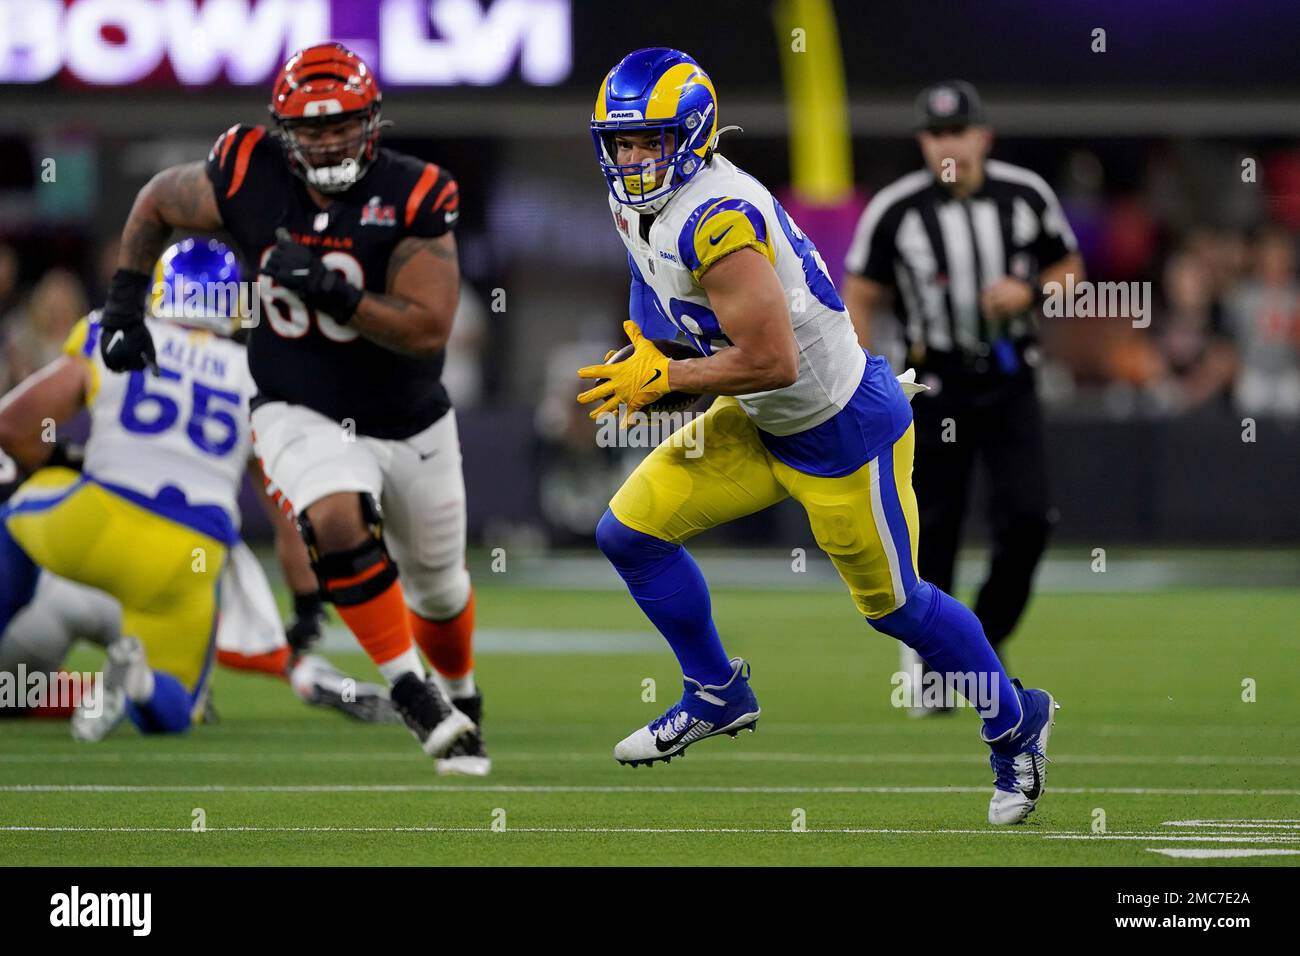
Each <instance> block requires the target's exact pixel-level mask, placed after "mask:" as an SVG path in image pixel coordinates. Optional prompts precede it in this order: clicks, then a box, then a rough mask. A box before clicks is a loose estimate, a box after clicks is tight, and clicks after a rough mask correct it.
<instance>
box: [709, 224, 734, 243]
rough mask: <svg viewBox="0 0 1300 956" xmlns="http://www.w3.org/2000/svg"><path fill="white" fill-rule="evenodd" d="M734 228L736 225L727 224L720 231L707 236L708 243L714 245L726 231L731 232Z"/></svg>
mask: <svg viewBox="0 0 1300 956" xmlns="http://www.w3.org/2000/svg"><path fill="white" fill-rule="evenodd" d="M734 228H736V227H735V226H728V227H727V228H726V229H724V230H722V232H720V233H718V234H717V235H716V236H709V245H711V246H716V245H717V244H718V243H720V242H721V241H722V237H723V236H725V235H726V234H727V233H729V232H731V230H732V229H734Z"/></svg>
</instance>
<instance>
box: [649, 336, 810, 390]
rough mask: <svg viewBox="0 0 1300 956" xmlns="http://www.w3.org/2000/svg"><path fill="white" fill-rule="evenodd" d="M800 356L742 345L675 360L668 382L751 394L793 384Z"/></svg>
mask: <svg viewBox="0 0 1300 956" xmlns="http://www.w3.org/2000/svg"><path fill="white" fill-rule="evenodd" d="M798 375H799V356H798V354H797V353H794V354H792V355H786V354H783V353H782V352H781V351H779V350H775V349H774V350H771V351H761V352H757V353H756V352H755V351H753V350H750V351H746V350H744V349H743V348H741V347H740V346H733V347H731V348H727V349H723V350H722V351H721V352H718V353H717V354H715V355H710V356H709V357H708V358H697V359H676V360H674V361H672V362H669V363H668V384H669V386H670V387H672V388H673V389H675V390H678V391H683V392H699V393H700V394H704V395H748V394H750V393H752V392H766V391H769V390H770V389H774V388H784V387H786V386H787V385H793V384H794V381H795V379H796V378H797V377H798Z"/></svg>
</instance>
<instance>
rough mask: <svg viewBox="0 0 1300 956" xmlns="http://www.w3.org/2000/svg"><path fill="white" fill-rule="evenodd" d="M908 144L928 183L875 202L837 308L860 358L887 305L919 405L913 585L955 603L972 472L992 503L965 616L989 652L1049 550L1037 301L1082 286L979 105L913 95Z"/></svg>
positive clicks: (1066, 238) (1033, 190)
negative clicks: (985, 552)
mask: <svg viewBox="0 0 1300 956" xmlns="http://www.w3.org/2000/svg"><path fill="white" fill-rule="evenodd" d="M916 113H917V120H916V127H917V134H916V136H917V141H918V142H919V144H920V147H921V152H922V154H923V155H924V157H925V165H926V168H925V169H921V170H918V171H916V172H913V173H909V174H907V175H906V176H904V177H902V178H901V179H899V180H897V181H896V182H894V183H891V184H890V185H888V186H886V187H885V188H884V189H882V190H881V191H880V192H879V193H877V194H876V196H875V197H874V198H873V199H872V201H871V203H870V204H869V205H868V206H867V208H866V210H865V211H864V212H863V214H862V219H861V220H860V221H859V223H858V226H857V230H856V232H855V234H854V239H853V244H852V246H851V247H850V249H849V253H848V257H847V262H846V267H847V275H846V277H845V293H846V295H845V299H846V302H847V305H848V309H849V314H850V315H851V316H852V318H853V322H854V325H855V327H856V328H857V332H858V338H859V340H860V341H861V343H862V345H863V346H864V347H867V348H870V347H871V317H872V315H873V313H876V312H878V311H883V310H886V309H888V308H889V307H890V305H891V303H892V305H893V308H894V310H895V312H896V314H897V315H898V318H899V319H900V320H901V323H902V329H903V339H904V342H905V343H906V346H907V350H908V355H907V364H908V365H911V366H915V367H916V370H917V373H918V380H919V381H921V382H924V383H925V384H927V385H929V386H930V391H929V392H926V393H923V394H920V395H918V396H916V398H915V399H914V400H913V402H912V408H913V413H914V415H915V420H916V464H915V472H914V476H913V484H914V486H915V488H916V494H917V498H918V502H919V505H920V512H921V514H920V517H921V547H920V571H921V576H922V577H923V578H925V580H927V581H929V582H931V583H932V584H934V586H935V587H938V588H942V589H943V590H945V591H951V590H952V578H953V565H954V563H955V560H956V556H957V548H958V544H959V543H960V539H961V527H962V519H963V517H964V515H965V511H966V501H967V498H968V497H969V494H968V493H969V486H970V483H971V478H972V474H973V470H974V467H975V463H976V461H977V460H978V461H979V462H981V463H982V467H984V468H985V469H986V472H987V476H988V478H989V485H990V487H991V491H992V499H991V501H990V503H989V504H990V509H989V518H990V527H991V531H992V539H993V540H992V546H993V547H992V561H991V564H990V567H989V571H988V577H987V578H986V579H985V581H984V585H983V587H981V588H980V592H979V597H978V598H977V600H976V602H975V608H974V610H975V614H976V616H977V617H979V619H980V623H981V624H983V625H984V632H985V634H987V635H988V638H989V641H990V642H991V643H992V644H993V645H994V646H997V644H999V643H1000V642H1001V641H1003V640H1005V639H1006V637H1007V636H1008V635H1009V634H1010V633H1011V632H1012V630H1013V629H1014V628H1015V626H1016V622H1017V621H1018V620H1019V619H1020V615H1021V613H1022V612H1023V611H1024V609H1025V605H1026V603H1027V602H1028V600H1029V591H1030V585H1031V582H1032V579H1033V575H1034V569H1035V567H1036V566H1037V564H1038V560H1039V558H1040V557H1041V555H1042V553H1043V549H1044V547H1045V546H1046V544H1047V536H1048V531H1049V528H1050V526H1051V524H1052V521H1053V509H1052V507H1051V504H1050V499H1049V497H1048V488H1047V469H1046V462H1045V456H1044V451H1043V423H1042V415H1041V412H1040V409H1039V404H1038V397H1037V394H1036V392H1035V372H1034V369H1035V366H1036V365H1037V364H1038V354H1039V353H1038V348H1037V345H1036V343H1035V336H1034V331H1035V326H1036V322H1037V318H1036V317H1037V312H1038V308H1037V307H1038V303H1039V296H1040V292H1039V290H1041V289H1042V288H1043V287H1044V285H1046V284H1047V283H1049V282H1054V281H1058V282H1064V277H1065V275H1066V274H1067V273H1073V274H1074V277H1075V280H1076V281H1079V280H1082V279H1083V261H1082V260H1081V259H1080V257H1079V255H1078V253H1077V251H1076V248H1077V246H1076V243H1075V239H1074V234H1073V233H1072V232H1071V230H1070V226H1069V224H1068V223H1067V222H1066V220H1065V216H1064V214H1063V213H1062V211H1061V205H1060V203H1059V202H1058V201H1057V198H1056V196H1055V194H1054V193H1053V192H1052V190H1051V188H1050V187H1049V186H1048V185H1047V184H1046V183H1045V182H1044V181H1043V179H1042V178H1041V177H1040V176H1038V175H1037V174H1036V173H1033V172H1031V171H1030V170H1027V169H1022V168H1021V167H1019V166H1012V165H1011V164H1010V163H1003V162H999V161H997V160H994V159H987V158H986V155H987V153H988V150H989V146H990V145H991V143H992V141H993V135H992V132H991V131H990V129H989V128H988V126H987V125H985V122H984V111H983V108H982V106H981V104H980V99H979V95H978V94H977V93H976V91H975V88H974V87H973V86H971V85H970V84H969V83H966V82H964V81H961V80H953V81H949V82H945V83H940V84H937V85H936V86H933V87H930V88H929V89H926V90H924V91H922V93H921V95H920V96H919V97H918V98H917V105H916Z"/></svg>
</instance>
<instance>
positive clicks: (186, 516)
mask: <svg viewBox="0 0 1300 956" xmlns="http://www.w3.org/2000/svg"><path fill="white" fill-rule="evenodd" d="M187 275H188V277H189V280H188V288H189V289H190V290H192V289H195V288H199V289H203V288H206V289H213V288H222V291H223V292H225V293H229V294H231V295H233V294H236V289H237V285H238V267H237V264H236V261H235V257H234V254H233V253H231V252H230V251H229V250H228V249H226V248H225V247H224V246H223V245H221V244H220V243H218V242H216V241H215V240H207V241H204V240H194V239H188V240H184V241H183V242H182V243H178V244H177V245H175V246H173V247H171V248H170V249H168V250H167V252H166V253H164V256H163V258H162V260H161V261H160V263H159V266H158V272H157V275H156V280H157V285H156V289H157V290H159V291H161V290H163V289H167V290H174V294H175V295H176V296H180V295H181V294H184V293H186V291H187V289H186V279H185V277H186V276H187ZM177 280H179V282H178V281H177ZM226 301H227V303H229V302H230V301H231V300H230V296H229V295H228V296H227V299H226ZM159 304H164V303H159ZM193 304H195V305H198V303H193ZM169 305H170V309H168V310H164V311H170V312H171V313H172V314H173V316H174V318H175V320H174V321H158V320H150V330H151V332H152V333H153V334H154V336H155V340H156V341H157V342H158V343H159V347H158V350H157V355H158V367H157V374H156V375H155V374H150V372H148V371H139V372H133V373H130V374H116V373H113V372H110V371H108V370H107V369H106V368H105V367H104V365H103V362H102V359H101V358H100V352H99V349H98V348H97V344H98V338H99V336H100V335H101V327H100V325H99V321H98V317H97V316H96V315H95V314H94V313H92V314H91V315H90V316H87V317H86V318H84V319H82V320H81V322H79V323H78V324H77V326H76V327H75V328H74V330H73V332H72V334H71V335H70V336H69V339H68V342H67V343H66V344H65V349H64V350H65V353H66V356H65V357H64V358H62V359H60V360H58V361H56V362H54V363H52V364H51V365H49V366H47V367H46V368H45V369H43V370H42V371H40V372H38V373H37V374H36V375H34V376H32V378H30V379H29V380H27V381H26V382H24V383H23V385H21V386H19V388H17V389H15V390H14V392H12V393H10V394H9V395H7V396H5V399H4V401H3V403H0V442H2V443H3V445H4V446H5V449H6V451H8V452H9V454H10V455H12V457H13V458H14V459H15V460H17V461H18V462H19V464H21V465H23V466H25V467H26V468H27V469H29V470H34V471H35V474H33V475H32V477H31V478H30V479H29V480H28V481H26V482H25V483H24V484H23V485H22V486H21V487H19V488H18V490H17V491H16V492H15V493H14V495H13V497H12V498H11V499H10V500H9V502H8V503H7V504H5V505H4V506H3V507H2V508H0V651H2V652H3V653H0V659H3V660H6V661H7V660H9V658H11V657H15V655H18V656H19V657H23V658H26V659H27V663H29V664H36V665H38V666H41V665H43V666H45V667H48V668H51V669H52V668H53V667H56V666H57V665H58V663H59V662H60V661H61V660H62V657H63V653H64V652H66V650H67V646H68V645H69V644H70V643H71V640H72V638H73V637H74V636H77V637H85V638H88V639H90V640H92V641H93V642H95V643H99V644H102V645H104V646H106V647H107V649H108V652H109V656H108V663H107V665H106V668H105V685H106V686H105V689H104V694H103V700H102V707H101V706H100V702H95V705H94V706H89V707H84V708H81V709H80V710H79V711H78V713H77V714H75V715H74V718H73V734H74V736H77V737H78V738H80V739H85V740H98V739H102V738H103V737H104V736H105V735H106V734H107V733H108V732H109V731H110V730H112V728H113V727H114V726H115V725H116V724H117V723H118V722H120V721H121V720H122V719H123V718H124V717H127V716H129V717H130V718H131V719H132V720H133V722H135V723H136V725H137V726H138V727H139V728H140V729H141V730H142V731H145V732H177V731H181V730H184V729H186V728H187V727H188V726H189V725H190V722H191V720H192V719H194V717H195V716H196V715H197V714H198V713H199V712H200V711H201V710H202V708H203V705H204V703H205V694H206V689H207V679H208V676H209V673H210V670H211V665H212V663H213V660H214V659H215V658H216V657H217V656H218V645H221V647H222V649H223V650H224V651H225V653H224V654H222V655H221V658H222V660H223V661H225V662H227V663H229V664H231V665H232V666H237V667H243V668H245V669H259V668H260V664H261V663H262V662H263V661H267V660H276V661H279V667H280V670H281V671H283V670H284V665H285V664H287V663H288V656H289V649H288V647H287V645H286V643H285V637H284V632H283V630H282V629H281V627H280V624H279V620H278V616H277V615H276V613H275V607H274V600H273V598H272V596H271V594H270V589H269V586H268V585H267V583H266V580H265V576H264V575H263V574H262V572H261V570H260V567H258V566H257V562H256V559H254V558H253V557H252V555H251V554H250V553H248V552H247V549H246V548H245V547H244V546H243V545H242V544H241V543H240V542H239V536H238V517H239V510H238V505H237V502H236V497H237V494H238V490H239V486H240V483H241V481H242V478H243V475H244V472H245V468H246V467H247V465H248V462H249V458H250V435H249V427H248V424H247V422H248V401H249V398H250V397H251V395H252V393H253V390H254V387H253V382H252V378H251V376H250V375H249V371H248V361H247V358H246V354H245V349H244V347H243V346H242V345H240V344H238V343H237V342H235V341H233V340H232V339H231V338H230V337H229V336H230V334H231V333H233V332H234V331H235V328H236V325H237V323H238V314H237V313H236V312H235V311H232V310H211V309H209V310H207V311H203V310H201V309H198V310H195V309H186V308H185V304H184V303H182V302H181V301H180V300H179V298H177V299H176V301H174V302H172V303H169ZM182 311H185V312H186V314H185V315H183V316H182V315H181V312H182ZM191 313H192V314H191ZM213 329H216V330H217V331H218V332H219V333H222V334H214V332H213ZM83 406H85V407H88V408H89V409H90V413H91V437H90V440H89V442H88V443H87V445H86V447H85V458H84V462H82V463H81V464H82V466H83V468H84V472H83V473H78V471H76V470H73V469H70V468H68V467H62V466H63V465H65V464H68V463H70V462H67V461H65V459H66V458H67V456H66V454H65V453H64V452H63V451H62V448H61V447H60V448H57V449H56V451H55V455H54V457H53V460H51V450H50V446H49V445H48V444H47V443H46V442H45V441H43V440H42V439H43V438H46V437H48V436H47V435H45V434H43V433H44V432H45V431H46V429H45V428H44V427H43V425H44V423H46V422H48V421H51V420H53V421H64V420H66V419H68V418H71V417H72V416H73V415H74V414H76V412H77V411H79V410H80V409H81V408H82V407H83ZM51 465H53V467H51ZM38 467H39V469H40V470H36V469H37V468H38ZM270 510H271V511H272V512H273V513H275V514H278V512H275V509H273V508H272V509H270ZM280 525H282V526H283V527H282V528H281V527H280ZM277 531H282V532H283V534H282V535H278V537H285V538H288V539H290V540H292V541H294V542H297V536H296V534H295V533H294V531H293V528H292V525H291V524H290V522H289V521H288V520H287V518H281V519H280V522H279V525H277ZM237 548H238V549H240V550H235V549H237ZM233 558H239V559H240V560H233ZM291 564H292V563H291V562H285V565H286V572H287V573H288V574H290V575H293V574H295V573H297V574H299V575H302V574H305V575H306V576H307V578H309V579H310V580H311V582H312V583H314V578H311V577H310V569H309V567H308V566H307V562H306V555H305V553H304V554H303V555H302V556H301V562H299V564H300V567H292V566H291ZM42 569H44V570H45V571H47V572H49V573H46V574H42ZM70 582H79V584H80V585H88V586H89V587H79V586H78V585H75V584H72V583H70ZM219 585H220V586H219ZM100 592H103V593H100ZM219 592H224V593H220V594H219ZM109 595H111V597H109ZM74 598H75V601H74ZM119 607H120V609H119ZM219 609H220V610H221V611H222V612H223V615H224V620H223V621H222V625H223V626H222V631H223V632H225V639H224V641H223V640H222V639H221V637H220V636H219V635H218V633H217V625H218V620H219V617H222V615H219V614H218V610H219ZM74 612H75V613H74ZM123 632H124V633H125V634H127V635H128V637H126V638H123V639H119V637H120V635H121V634H122V633H123ZM15 659H17V658H15ZM307 663H308V665H309V666H308V667H306V668H297V669H295V671H294V675H295V679H294V680H293V681H292V683H293V684H294V687H295V690H296V691H297V692H298V693H299V695H300V696H302V697H304V699H308V700H311V701H313V702H319V701H320V700H321V698H322V696H325V697H328V696H330V694H331V690H332V688H334V686H335V685H336V684H337V683H338V680H337V679H336V678H337V677H341V675H338V672H336V671H332V668H329V667H328V665H327V664H326V663H325V662H324V661H322V660H321V659H319V658H314V659H312V660H310V661H308V662H307ZM300 671H301V673H299V672H300ZM331 672H332V673H331ZM286 676H287V675H286ZM368 690H369V689H368V688H367V687H366V686H365V685H362V686H361V687H360V688H359V690H358V694H359V696H360V697H362V698H366V699H365V700H363V701H362V705H363V708H362V710H361V711H357V712H355V713H354V716H362V717H364V716H367V714H366V712H365V707H366V706H368V705H369V704H372V703H374V702H373V701H370V700H369V697H370V696H372V695H370V694H369V693H368ZM381 696H383V697H384V699H383V701H382V703H383V705H384V707H382V708H379V709H382V710H391V708H390V707H388V706H387V699H386V696H384V695H381ZM331 702H332V701H331ZM338 703H344V702H343V701H339V702H338ZM343 709H345V710H346V709H347V708H343ZM370 709H372V710H373V709H376V708H373V707H371V708H370ZM354 710H355V708H354Z"/></svg>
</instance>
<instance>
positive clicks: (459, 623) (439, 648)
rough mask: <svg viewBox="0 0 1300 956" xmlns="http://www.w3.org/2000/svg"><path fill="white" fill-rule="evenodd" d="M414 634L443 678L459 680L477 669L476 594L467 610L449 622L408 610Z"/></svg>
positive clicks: (472, 596)
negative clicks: (475, 634)
mask: <svg viewBox="0 0 1300 956" xmlns="http://www.w3.org/2000/svg"><path fill="white" fill-rule="evenodd" d="M407 616H408V617H409V618H410V622H411V633H412V635H413V636H414V637H415V642H416V643H417V644H419V645H420V650H422V651H424V656H425V657H426V658H428V660H429V663H430V664H432V665H433V669H434V670H436V671H437V672H438V673H439V674H441V675H442V676H443V677H446V678H448V679H450V680H456V679H457V678H459V677H464V676H465V675H466V674H468V673H469V672H470V671H471V670H472V669H473V667H474V591H473V590H472V589H471V590H470V592H469V600H468V601H467V602H465V609H464V610H463V611H461V612H460V613H459V614H457V615H456V616H455V617H453V618H450V619H449V620H446V621H430V620H429V619H428V618H424V617H421V616H420V615H418V614H416V613H415V612H414V611H412V610H410V609H408V610H407Z"/></svg>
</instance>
